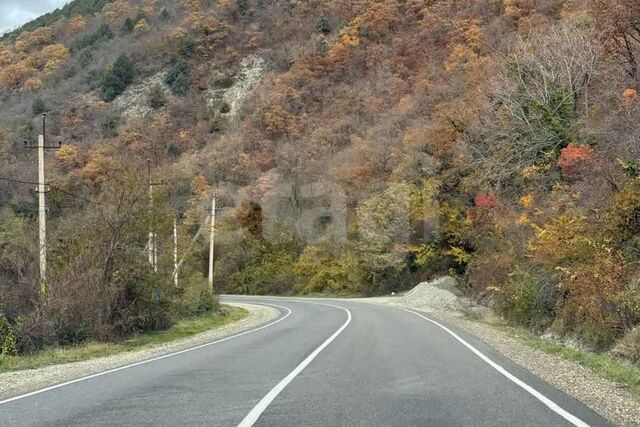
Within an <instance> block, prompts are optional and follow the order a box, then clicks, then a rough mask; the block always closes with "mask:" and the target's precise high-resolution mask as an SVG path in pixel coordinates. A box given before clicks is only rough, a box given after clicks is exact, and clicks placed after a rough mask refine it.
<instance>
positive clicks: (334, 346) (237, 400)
mask: <svg viewBox="0 0 640 427" xmlns="http://www.w3.org/2000/svg"><path fill="white" fill-rule="evenodd" d="M225 299H226V300H227V301H234V300H236V301H242V302H247V303H259V304H265V305H271V306H275V307H277V308H278V309H279V310H280V311H281V316H280V317H279V318H278V319H276V320H275V321H273V322H271V323H270V324H268V325H264V326H262V327H260V328H257V329H256V330H254V331H252V332H250V333H243V334H239V335H237V336H235V337H231V338H229V339H225V340H221V341H220V342H217V343H215V344H213V345H210V346H207V347H203V348H198V349H194V350H192V351H186V352H182V353H180V354H175V355H173V356H170V357H165V358H161V359H159V360H154V361H151V362H149V363H143V364H137V365H135V366H131V367H127V368H125V369H120V370H117V371H115V372H110V373H108V374H106V375H101V376H94V377H91V378H87V379H84V380H81V381H77V382H74V383H72V384H68V385H64V386H62V387H57V388H52V389H50V390H47V391H43V392H39V393H35V394H31V395H27V396H23V397H19V398H17V399H14V400H10V401H4V402H0V425H2V426H32V425H33V426H45V425H46V426H49V425H54V426H85V425H104V426H106V425H109V426H113V425H127V426H129V425H154V426H157V425H163V426H164V425H166V426H175V425H208V426H238V425H242V426H251V425H256V426H571V425H574V426H587V425H592V426H607V425H610V424H609V423H607V422H606V421H605V420H604V419H603V418H601V417H600V416H598V415H597V414H596V413H594V412H593V411H591V410H590V409H588V408H587V407H586V406H584V405H583V404H581V403H580V402H578V401H576V400H575V399H573V398H571V397H569V396H567V395H565V394H564V393H562V392H560V391H558V390H556V389H555V388H553V387H551V386H550V385H548V384H546V383H544V382H543V381H541V380H540V379H538V378H536V377H534V376H532V375H530V374H529V373H527V372H526V371H524V370H523V369H521V368H519V367H518V366H517V365H515V364H513V363H511V362H509V361H508V360H507V359H505V358H504V357H502V356H500V355H499V354H497V353H496V352H494V351H493V350H492V349H491V348H490V347H488V346H486V345H485V344H483V343H482V342H480V341H479V340H476V339H474V338H473V337H470V336H468V335H466V334H464V333H462V332H460V331H458V330H455V329H454V328H450V327H447V326H446V325H442V324H439V323H437V322H434V321H433V320H431V319H430V318H429V317H428V316H426V315H425V314H421V313H417V312H410V311H406V310H401V309H398V308H393V307H387V306H378V305H370V304H366V303H362V302H357V301H353V300H352V301H349V300H304V299H288V298H258V297H225Z"/></svg>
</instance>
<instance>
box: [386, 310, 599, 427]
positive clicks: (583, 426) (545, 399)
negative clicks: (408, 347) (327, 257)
mask: <svg viewBox="0 0 640 427" xmlns="http://www.w3.org/2000/svg"><path fill="white" fill-rule="evenodd" d="M395 308H398V309H400V310H403V311H406V312H408V313H411V314H415V315H416V316H418V317H421V318H422V319H424V320H426V321H427V322H431V323H433V324H434V325H436V326H438V327H440V328H442V329H444V330H445V331H446V332H447V333H449V335H451V336H452V337H454V338H455V339H456V340H457V341H459V342H460V343H461V344H462V345H464V346H465V347H467V348H468V349H469V350H471V351H472V352H473V353H474V354H475V355H476V356H478V357H479V358H480V359H482V361H484V362H485V363H487V364H488V365H489V366H491V367H492V368H493V369H495V370H496V371H498V372H499V373H501V374H502V375H504V376H505V377H507V379H509V380H510V381H511V382H513V383H515V384H516V385H518V386H519V387H520V388H522V389H524V390H525V391H526V392H527V393H529V394H530V395H532V396H533V397H535V398H536V399H538V400H539V401H540V402H542V403H543V404H544V405H545V406H547V407H548V408H549V409H551V410H552V411H553V412H555V413H556V414H558V415H560V416H561V417H562V418H564V419H565V420H567V421H568V422H570V423H571V424H573V425H574V426H576V427H589V424H587V423H585V422H584V421H582V420H581V419H580V418H578V417H576V416H575V415H573V414H571V413H569V412H567V411H565V410H564V409H562V408H561V407H560V406H559V405H558V404H556V403H555V402H553V401H552V400H551V399H549V398H548V397H546V396H544V395H543V394H542V393H540V392H539V391H537V390H536V389H534V388H533V387H531V386H530V385H528V384H527V383H525V382H524V381H522V380H520V379H518V378H517V377H515V376H514V375H512V374H511V373H509V371H507V370H506V369H505V368H503V367H502V366H501V365H499V364H497V363H496V362H494V361H493V360H491V359H490V358H489V357H487V356H485V355H484V353H482V352H481V351H480V350H478V349H477V348H475V347H474V346H472V345H471V344H469V343H468V342H466V341H465V340H464V339H462V338H460V336H459V335H458V334H456V333H455V332H453V331H452V330H451V329H449V328H447V327H446V326H444V325H442V324H441V323H439V322H436V321H435V320H432V319H429V318H428V317H426V316H423V315H422V314H420V313H418V312H415V311H413V310H409V309H406V308H404V307H395Z"/></svg>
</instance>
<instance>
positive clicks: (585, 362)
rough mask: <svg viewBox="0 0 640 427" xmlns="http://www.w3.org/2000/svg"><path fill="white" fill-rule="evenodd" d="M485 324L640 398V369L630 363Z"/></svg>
mask: <svg viewBox="0 0 640 427" xmlns="http://www.w3.org/2000/svg"><path fill="white" fill-rule="evenodd" d="M485 323H487V324H489V325H490V326H492V327H494V328H497V329H500V330H502V331H504V332H506V333H508V334H509V335H510V336H512V337H514V338H516V339H519V340H520V341H522V342H524V343H525V344H526V345H528V346H529V347H531V348H535V349H537V350H541V351H544V352H545V353H548V354H553V355H556V356H560V357H562V358H563V359H566V360H569V361H572V362H576V363H578V364H580V365H582V366H584V367H585V368H588V369H590V370H591V371H593V372H595V373H596V374H598V375H600V376H601V377H603V378H606V379H608V380H611V381H615V382H616V383H618V384H620V385H622V386H623V387H625V388H627V389H629V391H631V392H632V393H633V394H634V395H635V396H636V397H640V368H638V367H635V366H633V365H631V364H630V363H628V362H625V361H623V360H620V359H617V358H615V357H612V356H609V355H608V354H604V353H591V352H588V351H584V350H580V349H576V348H571V347H567V346H564V345H562V344H560V343H558V342H555V341H551V340H548V339H543V338H540V337H538V336H536V335H534V334H533V333H531V332H529V331H528V330H526V329H524V328H520V327H516V326H508V325H504V324H499V323H494V322H485Z"/></svg>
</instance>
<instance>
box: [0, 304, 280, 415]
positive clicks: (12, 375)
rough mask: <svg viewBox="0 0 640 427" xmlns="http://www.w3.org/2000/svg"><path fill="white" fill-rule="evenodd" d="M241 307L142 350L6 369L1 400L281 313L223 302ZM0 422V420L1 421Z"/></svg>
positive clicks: (212, 337)
mask: <svg viewBox="0 0 640 427" xmlns="http://www.w3.org/2000/svg"><path fill="white" fill-rule="evenodd" d="M225 304H228V305H233V306H237V307H242V308H244V309H245V310H247V311H249V315H248V316H247V317H245V318H244V319H242V320H240V321H238V322H233V323H229V324H227V325H223V326H221V327H219V328H215V329H212V330H210V331H206V332H202V333H200V334H196V335H193V336H191V337H188V338H183V339H180V340H176V341H171V342H168V343H164V344H160V345H157V346H154V347H151V348H146V349H144V350H137V351H132V352H127V353H119V354H114V355H112V356H107V357H100V358H97V359H90V360H84V361H82V362H72V363H65V364H60V365H52V366H46V367H44V368H39V369H30V370H26V371H16V372H7V373H4V374H0V400H3V399H7V398H11V397H14V396H18V395H21V394H24V393H29V392H32V391H35V390H39V389H42V388H45V387H49V386H52V385H55V384H60V383H63V382H67V381H71V380H74V379H76V378H81V377H84V376H87V375H92V374H96V373H98V372H103V371H107V370H109V369H114V368H117V367H120V366H124V365H129V364H131V363H136V362H140V361H143V360H146V359H152V358H154V357H158V356H162V355H165V354H169V353H174V352H176V351H180V350H185V349H187V348H190V347H195V346H198V345H201V344H206V343H208V342H211V341H215V340H217V339H220V338H224V337H225V336H229V335H233V334H237V333H240V332H242V331H246V330H248V329H252V328H255V327H257V326H259V325H262V324H265V323H267V322H269V321H271V320H273V319H275V318H276V317H278V315H279V314H280V312H279V311H278V310H276V309H275V308H272V307H267V306H263V305H253V304H240V303H225ZM0 424H1V422H0Z"/></svg>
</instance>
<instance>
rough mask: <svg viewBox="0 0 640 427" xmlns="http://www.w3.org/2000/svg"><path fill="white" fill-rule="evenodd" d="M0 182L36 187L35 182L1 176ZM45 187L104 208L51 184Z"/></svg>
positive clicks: (93, 201) (100, 204) (98, 203)
mask: <svg viewBox="0 0 640 427" xmlns="http://www.w3.org/2000/svg"><path fill="white" fill-rule="evenodd" d="M0 181H6V182H11V183H14V184H25V185H38V183H37V182H32V181H22V180H20V179H12V178H5V177H1V176H0ZM46 185H47V187H49V188H51V189H52V190H55V191H59V192H60V193H63V194H66V195H68V196H71V197H75V198H76V199H78V200H82V201H85V202H87V203H92V204H94V205H98V206H105V204H104V203H101V202H96V201H95V200H91V199H88V198H86V197H84V196H80V195H78V194H75V193H72V192H70V191H67V190H63V189H62V188H60V187H58V186H56V185H52V184H46Z"/></svg>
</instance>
